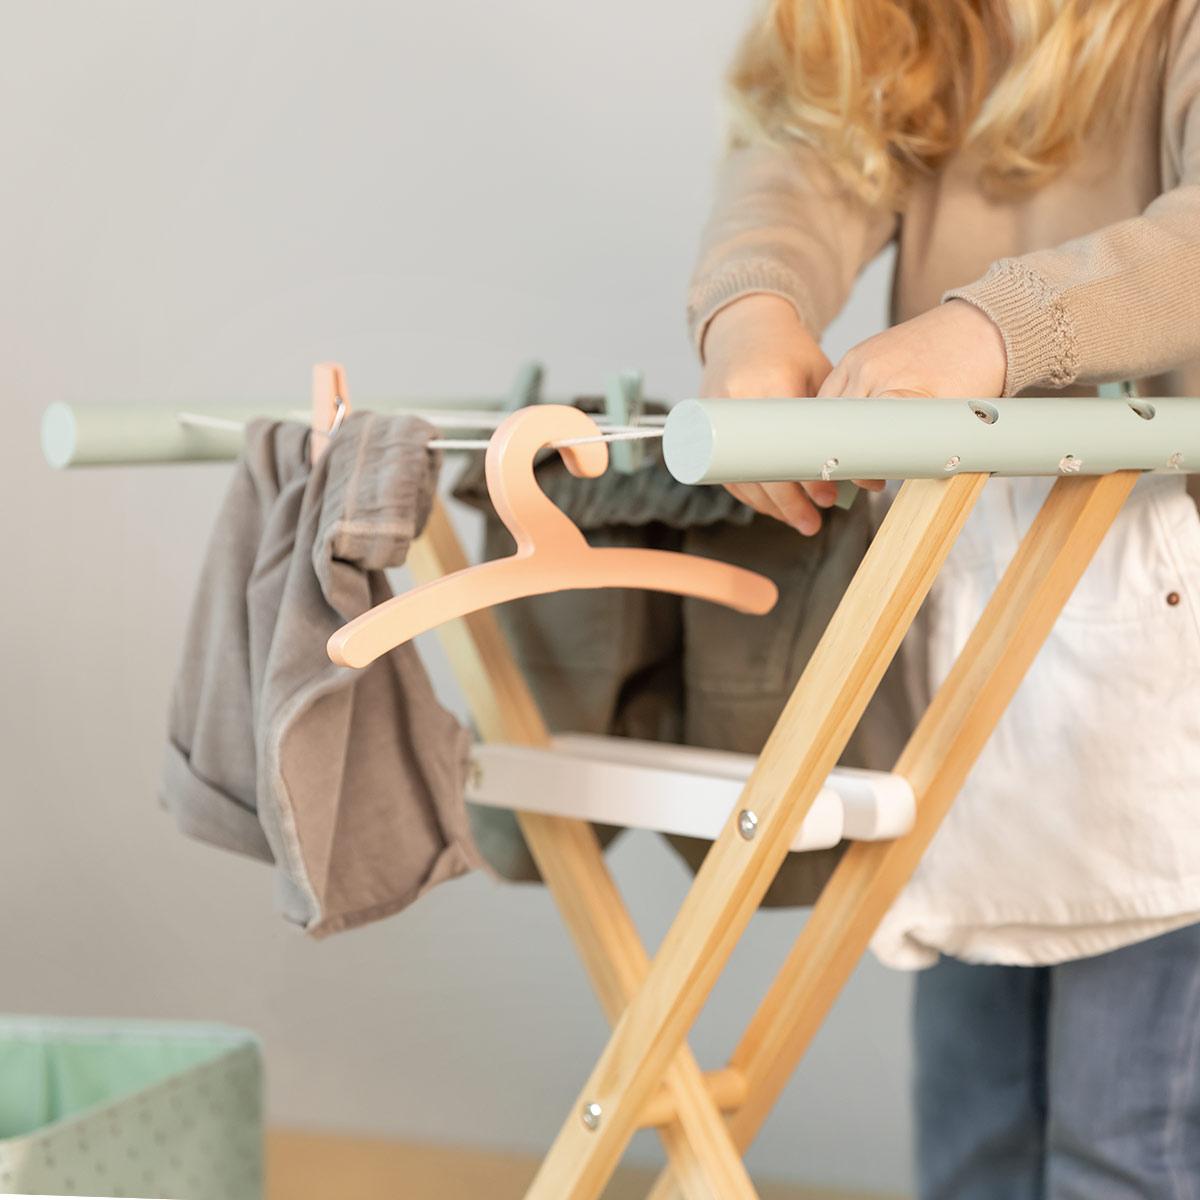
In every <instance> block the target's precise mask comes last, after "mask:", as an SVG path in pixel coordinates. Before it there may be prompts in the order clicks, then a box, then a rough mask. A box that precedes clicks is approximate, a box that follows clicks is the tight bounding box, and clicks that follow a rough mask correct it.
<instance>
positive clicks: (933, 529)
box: [526, 475, 985, 1200]
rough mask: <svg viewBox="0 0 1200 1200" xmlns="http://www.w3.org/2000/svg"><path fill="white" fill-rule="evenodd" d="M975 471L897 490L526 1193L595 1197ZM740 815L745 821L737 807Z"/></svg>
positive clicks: (972, 487)
mask: <svg viewBox="0 0 1200 1200" xmlns="http://www.w3.org/2000/svg"><path fill="white" fill-rule="evenodd" d="M984 482H985V480H984V478H983V477H982V476H978V475H964V476H960V477H958V478H954V479H949V480H914V481H910V482H908V483H905V484H904V485H903V486H902V487H901V489H900V493H899V495H898V496H897V497H896V500H895V502H894V503H893V505H892V507H891V510H890V512H889V513H888V515H887V517H886V519H885V520H884V523H883V526H882V527H881V528H880V531H879V533H878V535H877V536H876V538H875V540H874V542H873V543H872V544H871V547H870V549H869V550H868V551H867V554H866V557H865V558H864V559H863V562H862V565H861V566H860V567H859V569H858V572H857V573H856V574H855V577H854V579H853V580H852V581H851V584H850V587H849V588H848V589H847V591H846V595H845V596H844V597H843V599H842V602H841V604H840V605H839V606H838V609H837V611H836V612H835V613H834V615H833V618H832V620H831V621H830V623H829V627H828V628H827V629H826V631H825V634H824V636H823V637H822V639H821V641H820V643H819V644H818V646H817V648H816V650H815V651H814V653H813V656H812V659H811V661H810V662H809V664H808V667H807V669H806V670H805V672H804V674H803V676H802V677H801V679H800V681H799V683H798V684H797V685H796V688H795V690H794V691H793V693H792V696H791V699H790V700H789V701H788V704H787V707H786V708H785V710H784V712H783V715H782V716H781V717H780V719H779V721H778V723H777V724H776V726H775V729H774V731H773V732H772V734H771V736H770V738H769V739H768V741H767V745H766V747H765V748H764V751H763V754H762V756H761V757H760V758H759V760H758V764H757V766H756V767H755V769H754V772H753V774H752V775H751V777H750V779H749V781H748V782H747V784H746V788H745V790H744V791H743V793H742V797H741V800H740V802H739V805H738V809H737V810H736V811H735V812H733V813H732V814H731V815H730V819H729V821H728V822H727V823H726V826H725V828H724V830H723V831H722V832H721V834H720V836H719V837H718V839H717V840H716V842H715V843H714V844H713V847H712V849H711V850H710V851H709V853H708V856H707V857H706V858H705V860H704V864H703V866H702V867H701V869H700V872H699V874H698V875H697V877H696V881H695V883H694V884H693V885H692V888H691V890H690V891H689V893H688V895H687V897H686V899H685V900H684V903H683V906H682V907H681V908H680V910H679V914H678V916H677V917H676V918H675V921H674V923H673V924H672V926H671V928H670V930H669V931H668V933H667V936H666V938H665V939H664V941H663V943H662V946H661V948H660V949H659V951H658V954H657V955H656V956H655V959H654V962H653V964H652V966H651V968H650V973H649V975H648V976H647V977H646V980H645V982H644V983H643V985H642V987H641V988H640V989H639V990H638V993H637V995H636V996H635V997H634V998H633V1000H632V1001H631V1002H630V1004H629V1005H628V1007H627V1008H626V1009H625V1012H624V1015H623V1016H622V1017H621V1020H620V1022H619V1023H618V1025H617V1028H616V1030H615V1031H614V1033H613V1035H612V1037H611V1039H610V1040H609V1043H608V1046H607V1048H606V1049H605V1051H604V1053H603V1054H602V1055H601V1057H600V1060H599V1062H598V1063H597V1065H596V1068H595V1069H594V1071H593V1072H592V1075H591V1078H590V1079H589V1080H588V1082H587V1083H586V1085H585V1086H584V1089H583V1091H582V1092H581V1093H580V1095H579V1098H578V1101H577V1103H576V1106H575V1107H574V1108H573V1109H572V1111H571V1113H570V1115H569V1116H568V1118H567V1121H566V1123H565V1124H564V1126H563V1127H562V1129H561V1130H560V1132H559V1135H558V1137H557V1139H556V1140H555V1142H554V1145H553V1146H552V1147H551V1149H550V1153H549V1155H548V1156H547V1157H546V1160H545V1161H544V1162H543V1164H542V1167H541V1169H540V1170H539V1172H538V1174H537V1177H536V1178H535V1179H534V1182H533V1185H532V1187H531V1188H530V1190H529V1192H528V1193H527V1194H526V1195H527V1200H594V1198H595V1197H597V1196H598V1195H599V1194H600V1192H601V1190H602V1189H603V1187H604V1185H605V1183H606V1182H607V1181H608V1179H609V1177H610V1176H611V1174H612V1171H613V1168H614V1167H615V1166H616V1163H617V1161H618V1159H619V1158H620V1156H621V1153H622V1151H623V1150H624V1148H625V1145H626V1143H627V1142H628V1140H629V1136H630V1134H631V1133H632V1131H633V1129H634V1128H635V1126H636V1124H637V1120H638V1114H639V1112H640V1110H641V1109H642V1108H643V1106H644V1105H645V1103H646V1100H647V1098H648V1097H649V1095H650V1092H651V1091H652V1090H653V1089H654V1087H655V1086H656V1085H657V1083H658V1082H659V1080H660V1079H661V1078H662V1075H663V1072H664V1070H665V1069H666V1066H667V1063H668V1062H669V1061H670V1060H671V1058H672V1057H673V1056H674V1054H675V1053H676V1050H677V1049H678V1048H679V1046H680V1045H682V1044H683V1041H684V1038H685V1037H686V1035H687V1031H688V1030H689V1029H690V1028H691V1025H692V1023H693V1022H694V1021H695V1019H696V1016H697V1015H698V1014H699V1012H700V1009H701V1008H702V1007H703V1005H704V1003H705V1001H706V1000H707V998H708V995H709V992H710V991H711V990H712V986H713V984H714V983H715V981H716V979H717V977H718V976H719V975H720V973H721V970H722V969H723V968H724V966H725V963H726V961H727V960H728V958H729V955H730V953H731V952H732V950H733V947H734V946H735V945H736V943H737V941H738V939H739V938H740V937H741V934H742V932H743V931H744V929H745V927H746V925H747V923H748V922H749V920H750V918H751V916H752V915H753V913H754V911H755V909H756V908H757V907H758V905H759V903H760V901H761V900H762V897H763V895H764V894H765V892H766V890H767V888H768V886H769V885H770V882H771V880H772V879H773V878H774V876H775V874H776V872H777V871H778V870H779V867H780V865H781V864H782V862H783V859H784V857H785V856H786V854H787V851H788V846H789V845H790V843H791V841H792V838H793V837H794V836H795V834H796V831H797V830H798V829H799V828H800V825H801V823H802V822H803V820H804V817H805V816H806V814H807V812H808V810H809V808H810V807H811V805H812V802H813V799H814V797H815V796H816V794H817V792H818V791H819V789H820V787H821V786H822V784H823V783H824V781H825V778H826V776H827V775H828V774H829V772H830V770H832V768H833V767H834V765H835V764H836V762H837V759H838V757H839V755H840V754H841V752H842V750H843V749H844V748H845V745H846V742H847V741H848V740H849V737H850V734H851V733H852V731H853V730H854V727H855V726H856V725H857V723H858V721H859V718H860V717H861V715H862V712H863V710H864V708H865V707H866V705H867V702H868V700H869V699H870V697H871V695H872V694H873V693H874V691H875V689H876V687H877V686H878V684H879V680H880V679H881V677H882V675H883V672H884V670H885V669H886V668H887V665H888V663H889V662H890V661H891V659H892V657H893V656H894V654H895V652H896V650H897V648H898V647H899V645H900V640H901V638H902V637H903V636H904V634H905V632H906V631H907V629H908V627H909V625H910V624H911V623H912V620H913V617H914V616H915V615H916V612H917V609H918V608H919V607H920V604H921V602H922V600H923V599H924V598H925V595H926V593H927V592H928V590H929V587H930V586H931V584H932V583H933V580H934V577H935V576H936V575H937V573H938V571H939V569H940V568H941V566H942V563H943V562H944V561H945V558H946V555H947V553H948V552H949V550H950V547H951V546H952V545H953V543H954V539H955V537H956V536H957V535H958V532H959V530H960V529H961V528H962V525H963V523H964V522H965V521H966V519H967V516H968V514H969V513H970V511H971V508H972V507H973V505H974V503H975V500H976V499H977V497H978V496H979V493H980V491H981V490H982V487H983V484H984ZM750 812H752V813H753V814H754V815H755V817H756V821H754V822H751V821H750V820H749V819H748V817H747V816H745V815H744V814H748V813H750ZM740 829H749V830H750V833H749V835H745V834H743V833H742V832H740ZM593 1104H594V1105H598V1106H599V1109H600V1111H601V1113H602V1118H601V1120H600V1121H599V1123H598V1124H596V1125H595V1127H594V1128H588V1127H586V1126H585V1125H584V1124H583V1123H582V1122H581V1121H580V1120H579V1116H578V1114H579V1112H580V1111H582V1110H583V1108H584V1107H585V1106H588V1105H593Z"/></svg>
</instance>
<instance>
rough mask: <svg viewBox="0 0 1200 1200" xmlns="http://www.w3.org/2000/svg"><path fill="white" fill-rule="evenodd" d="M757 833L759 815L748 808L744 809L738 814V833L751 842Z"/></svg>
mask: <svg viewBox="0 0 1200 1200" xmlns="http://www.w3.org/2000/svg"><path fill="white" fill-rule="evenodd" d="M757 832H758V814H757V813H754V812H751V811H750V809H748V808H743V809H742V811H741V812H740V813H738V833H740V834H741V835H742V837H744V838H745V839H746V841H748V842H749V841H751V840H752V839H753V837H754V835H755V834H756V833H757Z"/></svg>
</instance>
